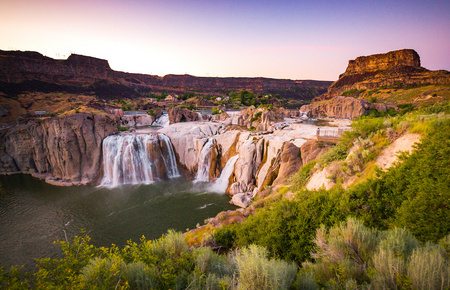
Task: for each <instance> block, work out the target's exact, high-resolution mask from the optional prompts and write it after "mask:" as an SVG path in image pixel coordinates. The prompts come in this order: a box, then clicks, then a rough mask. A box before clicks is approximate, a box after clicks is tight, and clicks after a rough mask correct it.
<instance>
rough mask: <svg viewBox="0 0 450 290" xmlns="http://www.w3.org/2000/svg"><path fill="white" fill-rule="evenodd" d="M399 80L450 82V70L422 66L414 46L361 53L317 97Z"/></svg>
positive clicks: (420, 82) (332, 95)
mask: <svg viewBox="0 0 450 290" xmlns="http://www.w3.org/2000/svg"><path fill="white" fill-rule="evenodd" d="M399 83H401V84H403V85H411V86H420V85H424V84H447V83H450V73H449V72H448V71H444V70H440V71H429V70H427V69H425V68H423V67H421V66H420V57H419V55H418V54H417V52H416V51H414V50H412V49H402V50H396V51H391V52H388V53H382V54H374V55H369V56H360V57H357V58H356V59H355V60H350V61H349V62H348V67H347V69H346V71H345V72H344V73H343V74H341V75H340V76H339V79H338V80H337V81H335V82H334V83H333V84H332V85H331V86H330V87H329V88H328V92H327V93H326V94H323V95H322V96H320V97H319V98H318V99H317V100H324V99H330V98H332V97H335V96H339V95H342V94H343V93H345V92H348V91H352V90H355V91H361V90H372V89H375V88H378V87H381V86H386V87H390V86H393V85H394V84H399Z"/></svg>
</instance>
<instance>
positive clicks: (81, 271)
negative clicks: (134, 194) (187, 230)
mask: <svg viewBox="0 0 450 290" xmlns="http://www.w3.org/2000/svg"><path fill="white" fill-rule="evenodd" d="M89 241H90V238H89V236H83V237H79V236H77V237H75V239H74V240H73V241H71V242H70V243H69V242H58V243H59V244H60V245H61V247H62V250H63V257H62V258H60V259H49V258H45V259H39V260H37V262H38V264H37V270H36V271H35V272H33V273H22V272H20V271H19V270H18V269H17V268H15V267H12V268H11V269H10V270H9V271H6V270H5V269H3V268H0V288H2V289H29V288H40V289H286V288H288V287H290V285H291V284H292V282H293V281H294V279H295V277H296V273H297V266H296V265H295V264H293V263H288V262H285V261H282V260H276V259H269V258H268V251H267V250H266V249H265V248H263V247H260V246H256V245H251V246H249V247H245V248H243V249H241V250H236V251H232V252H230V253H229V254H226V255H221V256H219V255H218V254H216V253H214V252H213V251H212V250H211V249H210V248H199V249H192V250H191V249H189V248H188V246H187V244H186V243H185V241H184V237H183V235H182V234H181V233H177V232H174V231H171V230H169V232H168V234H167V235H165V236H163V237H162V238H160V239H158V240H155V241H147V240H146V239H145V238H144V237H143V238H142V239H141V242H140V243H139V244H137V243H133V242H131V241H130V242H129V243H128V245H127V246H126V247H125V248H123V249H119V248H118V247H116V246H114V245H112V246H111V247H110V248H105V247H100V248H97V247H94V246H93V245H91V244H90V243H89Z"/></svg>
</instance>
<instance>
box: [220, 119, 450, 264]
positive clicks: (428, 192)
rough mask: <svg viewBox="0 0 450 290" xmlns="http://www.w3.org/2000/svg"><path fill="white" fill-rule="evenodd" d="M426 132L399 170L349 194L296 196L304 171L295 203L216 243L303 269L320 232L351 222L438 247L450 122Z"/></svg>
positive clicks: (338, 190)
mask: <svg viewBox="0 0 450 290" xmlns="http://www.w3.org/2000/svg"><path fill="white" fill-rule="evenodd" d="M379 123H381V122H379ZM426 126H427V128H429V133H428V135H427V136H426V138H423V140H422V142H421V143H420V144H419V145H417V148H416V150H415V151H413V153H412V154H411V155H406V154H404V155H402V156H401V160H402V162H401V163H398V164H397V166H395V167H392V168H390V169H389V170H388V171H386V172H381V171H379V172H378V176H377V177H376V178H373V179H369V180H367V181H365V182H362V183H360V184H358V185H357V186H354V187H351V188H349V189H347V190H345V189H343V188H342V187H340V186H339V185H337V186H336V187H334V188H332V189H330V190H328V191H327V190H324V189H321V190H318V191H308V190H305V189H302V190H298V188H299V187H301V186H302V185H303V184H304V183H305V179H306V177H305V176H306V175H307V174H308V172H309V171H310V167H309V166H306V167H304V168H305V170H304V171H303V170H302V171H300V173H299V174H300V176H298V180H294V182H297V185H296V184H294V187H293V188H294V190H298V191H297V194H296V198H295V199H294V200H292V201H289V200H282V201H279V202H276V203H273V204H272V205H269V206H267V207H265V208H262V209H257V210H256V214H255V215H253V216H250V217H249V218H248V219H247V221H246V222H244V223H241V224H236V225H231V226H226V227H224V228H223V229H219V230H217V231H216V233H215V239H216V242H218V243H219V244H220V245H223V246H228V247H230V246H231V247H233V246H234V247H236V246H237V247H244V246H247V245H249V244H253V243H254V244H258V245H262V246H265V247H266V248H267V249H268V250H269V251H270V253H271V254H272V255H275V256H276V257H279V258H282V259H286V260H290V261H295V262H297V263H302V262H304V261H306V260H308V259H310V256H309V254H310V252H311V251H312V250H313V249H314V247H315V244H314V243H313V239H314V235H315V231H316V229H317V228H319V227H320V225H321V224H323V225H325V226H326V227H331V226H333V225H335V224H338V223H339V222H341V221H344V220H345V219H346V218H347V217H357V218H358V219H361V220H362V221H363V222H364V225H365V226H370V227H373V228H377V229H381V230H385V229H391V228H393V227H395V226H397V227H405V228H407V229H408V230H409V231H410V232H411V233H412V234H413V235H414V236H415V237H416V238H417V239H418V240H419V241H420V242H426V241H433V242H437V241H438V240H439V239H441V238H443V237H445V236H446V235H447V234H448V233H449V232H450V215H449V214H448V213H449V212H450V205H449V200H450V158H449V156H450V119H448V118H442V119H436V120H434V121H433V122H432V123H427V124H426ZM366 134H370V132H366Z"/></svg>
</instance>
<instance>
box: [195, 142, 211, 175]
mask: <svg viewBox="0 0 450 290" xmlns="http://www.w3.org/2000/svg"><path fill="white" fill-rule="evenodd" d="M213 145H214V139H213V138H209V139H208V141H207V142H206V143H205V145H203V148H202V151H201V152H200V159H199V161H198V169H197V174H196V175H195V179H194V182H208V181H209V168H210V166H211V150H212V148H213Z"/></svg>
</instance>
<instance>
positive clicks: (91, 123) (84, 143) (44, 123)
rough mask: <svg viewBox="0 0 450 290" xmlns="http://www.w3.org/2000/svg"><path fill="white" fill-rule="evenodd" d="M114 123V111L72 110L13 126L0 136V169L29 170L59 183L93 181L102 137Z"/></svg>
mask: <svg viewBox="0 0 450 290" xmlns="http://www.w3.org/2000/svg"><path fill="white" fill-rule="evenodd" d="M117 124H118V117H116V116H113V115H100V114H98V115H92V114H73V115H69V116H66V117H57V118H47V119H43V120H36V121H35V122H30V123H28V124H24V125H18V126H16V127H13V128H11V129H10V130H8V131H7V132H6V133H4V135H3V136H2V137H1V139H2V140H1V142H0V143H1V144H2V145H1V147H0V173H13V172H22V173H31V174H33V175H35V176H38V177H41V178H46V180H47V181H48V182H55V183H58V184H62V185H64V184H65V185H72V184H88V183H95V182H97V181H98V178H99V177H100V176H101V160H102V141H103V139H104V138H105V137H106V136H109V135H111V134H114V133H115V132H117Z"/></svg>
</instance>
